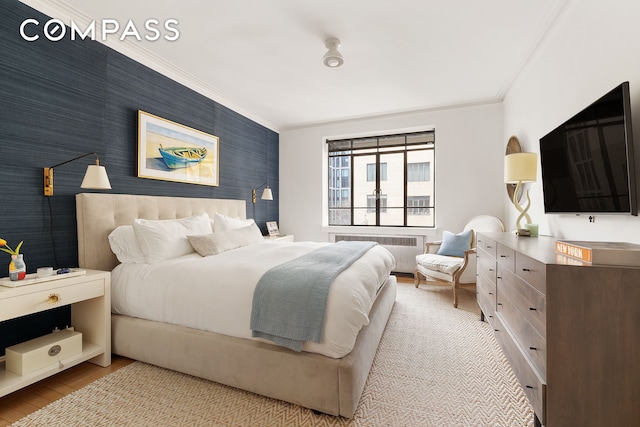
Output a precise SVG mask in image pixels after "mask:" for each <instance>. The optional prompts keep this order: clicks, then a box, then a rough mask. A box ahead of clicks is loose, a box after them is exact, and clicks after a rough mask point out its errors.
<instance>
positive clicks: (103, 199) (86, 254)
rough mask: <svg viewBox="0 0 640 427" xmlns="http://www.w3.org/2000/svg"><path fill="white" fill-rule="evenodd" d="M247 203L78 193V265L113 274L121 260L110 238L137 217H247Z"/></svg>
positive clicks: (241, 201)
mask: <svg viewBox="0 0 640 427" xmlns="http://www.w3.org/2000/svg"><path fill="white" fill-rule="evenodd" d="M246 209H247V208H246V202H245V201H244V200H232V199H196V198H187V197H165V196H139V195H134V194H101V193H80V194H76V220H77V225H78V263H79V266H80V267H81V268H89V269H95V270H106V271H111V270H112V269H113V268H114V267H115V266H116V265H118V259H117V258H116V256H115V255H114V254H113V252H111V247H110V246H109V240H108V236H109V233H111V231H113V230H114V229H115V228H116V227H118V226H119V225H127V224H133V221H134V220H135V219H136V218H145V219H176V218H184V217H187V216H191V215H197V214H200V213H202V212H206V213H207V214H209V216H210V217H212V218H213V215H214V214H215V213H216V212H218V213H221V214H223V215H227V216H231V217H236V218H243V219H244V218H246V215H247V210H246Z"/></svg>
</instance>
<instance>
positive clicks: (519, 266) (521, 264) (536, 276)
mask: <svg viewBox="0 0 640 427" xmlns="http://www.w3.org/2000/svg"><path fill="white" fill-rule="evenodd" d="M515 273H516V274H517V275H518V276H520V277H521V278H522V279H523V280H525V281H526V282H527V283H529V284H530V285H531V286H533V287H534V288H536V289H537V290H539V291H540V292H542V293H543V294H546V293H547V274H546V267H545V265H544V264H543V263H541V262H539V261H536V260H535V259H533V258H529V257H528V256H526V255H522V254H521V253H517V254H516V270H515Z"/></svg>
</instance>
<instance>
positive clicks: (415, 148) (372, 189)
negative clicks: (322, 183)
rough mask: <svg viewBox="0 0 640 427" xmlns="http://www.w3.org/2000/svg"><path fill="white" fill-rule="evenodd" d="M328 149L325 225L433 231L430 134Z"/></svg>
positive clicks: (343, 142)
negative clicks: (407, 228) (326, 222)
mask: <svg viewBox="0 0 640 427" xmlns="http://www.w3.org/2000/svg"><path fill="white" fill-rule="evenodd" d="M327 148H328V172H329V174H328V177H329V179H328V186H329V188H328V192H327V194H329V200H328V202H329V203H328V218H329V225H369V226H404V227H433V226H434V224H435V219H434V217H435V215H434V212H435V211H434V209H435V206H434V197H433V194H434V188H435V186H434V179H433V165H434V152H435V132H434V131H433V130H430V131H424V132H414V133H406V134H397V135H384V136H373V137H363V138H350V139H339V140H327ZM334 190H340V191H336V192H334Z"/></svg>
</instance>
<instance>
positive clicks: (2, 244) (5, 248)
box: [0, 239, 24, 255]
mask: <svg viewBox="0 0 640 427" xmlns="http://www.w3.org/2000/svg"><path fill="white" fill-rule="evenodd" d="M23 243H24V240H23V241H22V242H20V243H18V246H16V250H15V251H14V250H13V249H11V246H9V245H7V241H6V240H4V239H0V251H2V252H6V253H8V254H10V255H20V248H21V247H22V244H23Z"/></svg>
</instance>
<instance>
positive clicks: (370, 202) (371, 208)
mask: <svg viewBox="0 0 640 427" xmlns="http://www.w3.org/2000/svg"><path fill="white" fill-rule="evenodd" d="M386 211H387V195H386V194H381V195H380V212H386ZM367 212H368V213H375V212H376V196H374V195H372V194H369V195H367Z"/></svg>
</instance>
